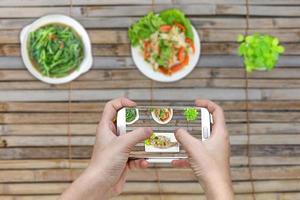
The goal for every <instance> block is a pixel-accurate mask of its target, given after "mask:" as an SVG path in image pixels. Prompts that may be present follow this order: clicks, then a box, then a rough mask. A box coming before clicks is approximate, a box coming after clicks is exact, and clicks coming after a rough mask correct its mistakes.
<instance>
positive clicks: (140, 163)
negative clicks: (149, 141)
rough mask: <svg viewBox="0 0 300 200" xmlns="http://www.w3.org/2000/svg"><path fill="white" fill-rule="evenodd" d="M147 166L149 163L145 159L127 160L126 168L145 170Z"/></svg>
mask: <svg viewBox="0 0 300 200" xmlns="http://www.w3.org/2000/svg"><path fill="white" fill-rule="evenodd" d="M148 166H149V163H148V162H147V161H146V160H145V159H138V160H129V161H128V167H129V169H131V170H132V169H137V168H138V169H145V168H147V167H148Z"/></svg>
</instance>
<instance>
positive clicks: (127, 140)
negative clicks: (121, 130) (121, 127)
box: [118, 128, 152, 151]
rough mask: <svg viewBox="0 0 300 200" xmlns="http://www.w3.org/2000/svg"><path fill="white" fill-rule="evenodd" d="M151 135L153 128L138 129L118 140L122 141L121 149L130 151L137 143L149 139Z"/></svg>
mask: <svg viewBox="0 0 300 200" xmlns="http://www.w3.org/2000/svg"><path fill="white" fill-rule="evenodd" d="M151 133H152V129H151V128H137V129H135V130H134V131H131V132H129V133H127V134H124V135H121V136H119V137H118V140H120V145H119V147H121V148H125V149H126V150H128V151H130V150H131V149H132V148H133V147H134V146H135V145H136V144H137V143H139V142H141V141H143V140H145V139H147V138H149V137H150V135H151Z"/></svg>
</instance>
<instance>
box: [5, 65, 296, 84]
mask: <svg viewBox="0 0 300 200" xmlns="http://www.w3.org/2000/svg"><path fill="white" fill-rule="evenodd" d="M244 77H245V72H244V69H242V68H212V67H211V68H203V67H202V68H201V67H197V68H195V69H194V70H193V73H191V74H189V75H188V76H187V77H186V79H202V78H214V79H217V78H231V79H236V78H244ZM248 77H249V79H267V80H269V79H285V80H286V79H289V80H291V79H297V80H298V79H299V78H300V69H299V68H275V69H274V70H273V71H270V72H268V73H265V72H262V71H256V72H252V73H251V74H248ZM29 80H36V79H35V78H34V77H33V76H32V75H31V74H30V73H29V72H28V71H27V70H9V69H2V70H0V81H29ZM77 80H78V81H103V80H148V79H147V77H145V76H144V75H142V74H141V73H140V72H139V71H138V70H137V69H125V70H124V69H114V70H100V69H99V70H98V69H92V70H91V71H89V72H88V73H86V74H83V75H82V76H80V77H79V78H78V79H77ZM77 80H75V81H77ZM251 81H252V80H250V82H251Z"/></svg>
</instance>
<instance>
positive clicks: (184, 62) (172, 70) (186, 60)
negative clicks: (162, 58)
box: [171, 54, 190, 73]
mask: <svg viewBox="0 0 300 200" xmlns="http://www.w3.org/2000/svg"><path fill="white" fill-rule="evenodd" d="M189 61H190V57H189V55H188V54H186V56H185V58H184V60H183V62H181V63H179V64H176V65H174V66H172V67H171V72H172V73H175V72H178V71H179V70H181V69H182V68H184V67H185V66H186V65H188V64H189Z"/></svg>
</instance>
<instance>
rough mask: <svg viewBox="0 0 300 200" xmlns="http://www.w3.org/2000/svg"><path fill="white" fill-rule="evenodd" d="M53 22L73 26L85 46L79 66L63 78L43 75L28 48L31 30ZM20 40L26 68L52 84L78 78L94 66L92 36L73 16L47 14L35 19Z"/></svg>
mask: <svg viewBox="0 0 300 200" xmlns="http://www.w3.org/2000/svg"><path fill="white" fill-rule="evenodd" d="M52 23H60V24H65V25H67V26H70V27H72V28H73V29H74V30H75V31H76V32H77V34H78V35H79V36H80V37H81V39H82V42H83V46H84V58H83V60H82V62H81V64H80V66H79V68H78V69H77V70H75V71H73V72H72V73H71V74H69V75H68V76H65V77H61V78H52V77H47V76H43V75H42V74H41V73H40V72H39V71H38V70H37V69H35V68H34V66H33V65H32V63H31V61H30V58H29V54H28V49H27V44H28V38H29V34H30V32H32V31H35V30H37V29H38V28H40V27H42V26H45V25H47V24H52ZM20 40H21V55H22V58H23V62H24V64H25V66H26V68H27V69H28V71H29V72H30V73H31V74H32V75H33V76H35V77H36V78H37V79H39V80H41V81H43V82H46V83H50V84H62V83H67V82H70V81H72V80H74V79H76V78H77V77H78V76H80V75H81V74H83V73H85V72H87V71H88V70H89V69H90V68H91V67H92V63H93V57H92V48H91V41H90V38H89V36H88V34H87V32H86V30H85V29H84V28H83V26H82V25H81V24H80V23H79V22H77V21H76V20H74V19H73V18H71V17H68V16H65V15H46V16H44V17H41V18H39V19H37V20H36V21H34V22H33V23H32V24H29V25H27V26H25V27H24V28H23V29H22V31H21V33H20Z"/></svg>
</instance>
